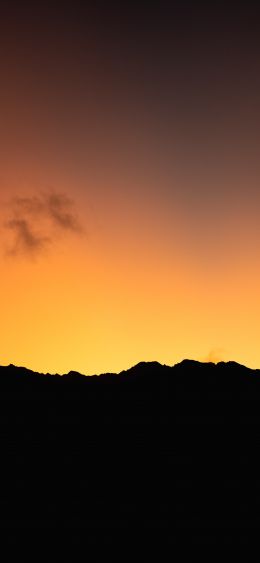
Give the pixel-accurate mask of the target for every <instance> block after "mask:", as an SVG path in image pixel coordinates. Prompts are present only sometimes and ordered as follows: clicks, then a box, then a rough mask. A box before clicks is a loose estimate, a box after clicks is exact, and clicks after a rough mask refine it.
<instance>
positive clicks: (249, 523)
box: [0, 361, 260, 562]
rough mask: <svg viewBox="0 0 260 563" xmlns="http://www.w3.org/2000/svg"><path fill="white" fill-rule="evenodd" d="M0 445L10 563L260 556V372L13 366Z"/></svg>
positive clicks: (224, 367)
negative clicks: (37, 370) (104, 371)
mask: <svg viewBox="0 0 260 563" xmlns="http://www.w3.org/2000/svg"><path fill="white" fill-rule="evenodd" d="M0 440H1V442H0V443H1V483H0V532H1V536H2V538H3V539H2V544H1V545H2V548H4V546H6V545H7V546H8V549H9V552H8V553H9V554H8V555H7V556H5V559H4V560H5V561H9V560H10V561H27V560H28V559H29V558H30V557H31V556H33V557H34V560H36V561H37V560H45V561H48V562H49V561H73V562H74V561H91V562H92V561H115V560H118V561H122V562H124V561H126V560H131V561H139V560H140V561H143V562H144V561H158V562H163V561H195V560H197V559H198V560H200V561H207V562H209V561H239V560H242V561H252V560H255V561H258V560H259V549H260V548H258V537H259V535H260V463H259V450H260V373H259V372H254V371H250V370H248V369H246V368H243V367H241V366H239V365H237V364H233V363H229V364H218V365H217V366H215V365H212V364H199V363H196V362H188V361H186V362H183V363H181V364H179V365H177V366H175V367H174V368H169V367H166V366H161V365H160V364H157V363H151V364H139V365H138V366H136V367H135V368H132V369H131V370H129V371H128V372H124V373H123V374H121V375H120V376H118V375H116V376H112V375H106V376H101V377H94V378H86V377H83V376H80V375H78V374H70V375H68V376H63V377H58V376H42V375H37V374H33V373H32V372H28V371H26V370H23V369H19V368H15V367H13V366H10V367H7V368H0ZM255 546H257V551H256V552H255V553H253V548H254V547H255Z"/></svg>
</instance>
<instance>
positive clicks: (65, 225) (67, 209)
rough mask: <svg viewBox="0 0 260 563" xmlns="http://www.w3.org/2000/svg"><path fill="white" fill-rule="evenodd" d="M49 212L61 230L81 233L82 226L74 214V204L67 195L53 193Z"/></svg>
mask: <svg viewBox="0 0 260 563" xmlns="http://www.w3.org/2000/svg"><path fill="white" fill-rule="evenodd" d="M46 204H47V212H48V213H49V215H50V218H51V219H52V221H53V222H54V223H55V225H56V226H57V227H59V228H60V229H64V230H66V231H74V232H81V230H82V229H81V226H80V224H79V221H78V218H77V216H76V214H75V212H72V209H73V202H72V201H71V199H69V198H68V197H67V196H66V195H62V194H55V193H52V194H50V195H49V196H48V198H47V201H46Z"/></svg>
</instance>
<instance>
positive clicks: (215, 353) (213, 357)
mask: <svg viewBox="0 0 260 563" xmlns="http://www.w3.org/2000/svg"><path fill="white" fill-rule="evenodd" d="M225 355H226V350H224V348H213V349H212V350H210V352H209V354H208V355H207V356H206V357H205V358H202V360H201V361H202V362H205V363H208V362H212V363H213V364H217V363H218V362H222V361H223V360H224V357H225Z"/></svg>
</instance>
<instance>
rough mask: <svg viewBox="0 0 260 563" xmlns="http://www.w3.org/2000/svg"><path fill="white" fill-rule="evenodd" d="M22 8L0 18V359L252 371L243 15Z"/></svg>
mask: <svg viewBox="0 0 260 563" xmlns="http://www.w3.org/2000/svg"><path fill="white" fill-rule="evenodd" d="M19 10H20V8H19V5H18V4H17V8H16V9H15V10H14V11H10V13H8V9H7V8H6V13H5V12H3V14H2V19H1V22H0V33H1V37H2V46H3V48H2V50H1V52H0V71H1V72H0V81H1V84H0V86H1V88H0V113H1V129H0V267H1V282H0V283H1V292H0V312H1V324H0V364H9V363H14V364H17V365H24V366H27V367H29V368H32V369H34V370H38V371H43V372H47V371H49V372H60V373H64V372H68V371H69V370H71V369H73V370H78V371H81V372H83V373H86V374H92V373H101V372H105V371H120V370H122V369H125V368H128V367H130V366H131V365H133V364H135V363H137V362H139V361H143V360H158V361H160V362H162V363H167V364H174V363H176V362H178V361H181V360H182V359H183V358H194V359H199V360H212V361H217V360H219V359H224V360H229V359H232V360H236V361H238V362H240V363H243V364H246V365H248V366H251V367H260V349H259V344H258V338H259V318H260V299H259V287H260V261H259V248H260V228H259V208H260V193H259V181H260V168H259V155H258V152H259V130H260V128H259V126H260V111H259V94H260V83H259V76H260V72H259V70H260V69H259V68H258V67H259V60H260V57H259V54H260V53H259V51H260V49H259V36H258V35H257V34H255V33H254V28H253V20H254V18H252V20H250V21H249V20H248V21H247V20H246V15H245V14H244V13H243V14H242V15H241V14H240V15H239V14H238V13H236V14H233V13H232V18H229V17H228V16H229V14H228V13H227V12H225V17H223V14H222V13H220V14H218V15H217V14H215V15H214V17H212V14H211V13H207V14H206V13H203V18H201V17H199V14H197V15H196V14H193V17H187V14H186V12H185V13H182V9H181V7H179V8H178V9H177V8H175V10H177V12H176V13H174V14H173V13H170V12H171V10H173V8H172V9H171V8H170V5H169V14H167V13H166V12H167V10H166V12H165V11H164V10H162V8H158V9H157V11H154V12H153V10H152V8H151V10H150V11H149V13H148V12H146V11H145V12H144V13H143V16H145V17H143V16H142V10H141V8H140V9H139V12H138V16H137V14H136V13H135V11H134V8H131V6H130V4H129V11H124V13H123V11H120V10H119V8H118V7H117V9H115V10H113V9H112V4H111V5H110V11H109V13H106V9H105V8H103V11H102V12H100V13H96V12H95V9H94V8H93V10H92V11H90V12H89V13H88V14H87V13H85V8H83V7H82V8H81V10H82V13H80V12H76V9H75V13H74V12H73V18H72V17H71V13H70V12H66V9H65V8H64V12H63V18H60V12H59V10H56V9H54V8H53V7H52V9H51V10H50V11H48V10H49V8H48V6H46V10H45V11H44V10H43V11H41V10H40V8H39V11H38V9H37V10H35V11H34V9H33V5H31V7H30V10H29V12H28V13H27V11H26V9H25V7H24V11H23V10H22V12H20V11H19ZM131 10H133V12H131ZM191 11H192V8H191ZM235 15H236V17H237V20H236V18H235ZM238 24H239V25H238ZM245 24H246V25H245ZM133 30H134V34H133ZM46 37H48V41H46Z"/></svg>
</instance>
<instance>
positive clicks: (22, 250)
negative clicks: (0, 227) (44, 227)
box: [6, 219, 50, 257]
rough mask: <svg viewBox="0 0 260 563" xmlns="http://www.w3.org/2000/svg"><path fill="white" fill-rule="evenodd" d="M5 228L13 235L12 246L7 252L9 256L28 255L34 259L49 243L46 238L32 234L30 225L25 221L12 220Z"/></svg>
mask: <svg viewBox="0 0 260 563" xmlns="http://www.w3.org/2000/svg"><path fill="white" fill-rule="evenodd" d="M6 226H7V228H8V229H9V230H10V231H12V232H13V234H14V240H13V243H12V246H11V248H10V249H9V251H8V254H9V255H10V256H16V255H18V254H29V255H30V256H31V257H34V256H36V255H38V253H39V252H42V250H44V249H45V247H46V245H48V244H49V243H50V239H49V238H48V237H46V236H40V235H38V234H37V233H36V232H34V231H33V228H32V225H31V224H30V223H29V222H28V221H26V220H25V219H12V220H11V221H9V222H8V223H7V225H6Z"/></svg>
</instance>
